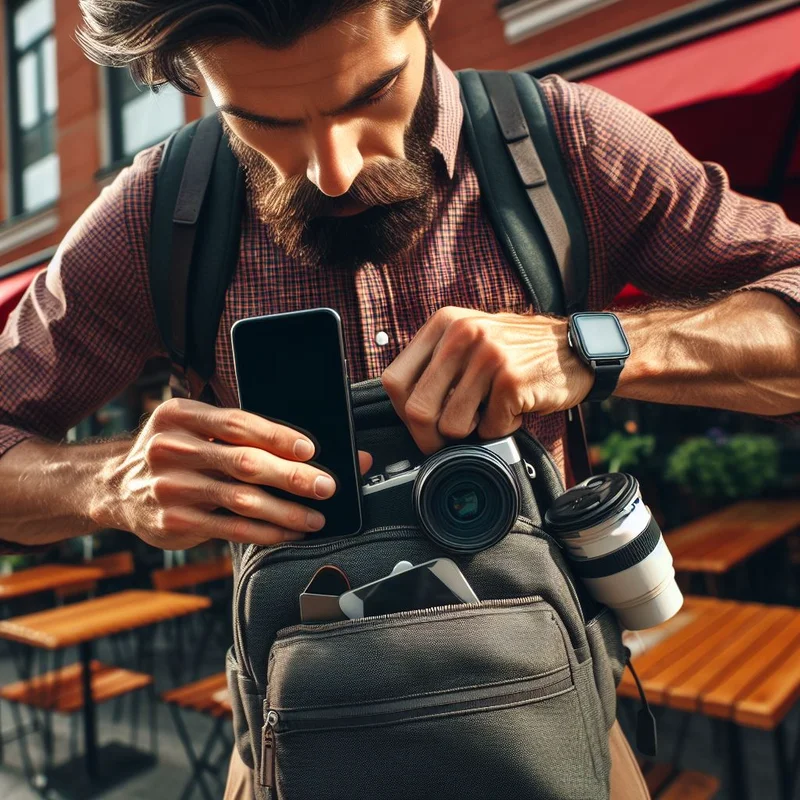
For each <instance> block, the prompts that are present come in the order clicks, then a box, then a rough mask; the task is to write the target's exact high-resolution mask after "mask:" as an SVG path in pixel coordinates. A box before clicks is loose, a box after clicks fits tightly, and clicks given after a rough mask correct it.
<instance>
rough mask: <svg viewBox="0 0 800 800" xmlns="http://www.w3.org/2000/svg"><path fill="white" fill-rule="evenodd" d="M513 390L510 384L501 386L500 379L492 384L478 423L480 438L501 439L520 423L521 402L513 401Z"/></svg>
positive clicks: (523, 409)
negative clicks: (487, 400) (484, 409)
mask: <svg viewBox="0 0 800 800" xmlns="http://www.w3.org/2000/svg"><path fill="white" fill-rule="evenodd" d="M515 394H516V393H515V392H514V390H513V387H511V386H503V385H501V383H500V381H497V382H495V383H494V384H493V385H492V388H491V393H490V394H489V402H488V403H487V404H486V411H485V412H484V413H483V414H482V416H481V420H480V424H479V425H478V435H479V436H480V437H481V439H501V438H502V437H504V436H510V435H511V434H512V433H514V431H516V430H518V429H519V427H520V425H522V414H523V412H524V411H525V408H524V407H523V404H522V403H521V402H520V403H517V404H515V403H514V397H515Z"/></svg>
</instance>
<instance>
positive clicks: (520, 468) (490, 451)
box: [361, 436, 535, 553]
mask: <svg viewBox="0 0 800 800" xmlns="http://www.w3.org/2000/svg"><path fill="white" fill-rule="evenodd" d="M533 477H535V473H534V472H533V467H531V466H530V465H529V464H527V462H525V461H524V460H523V458H522V456H521V454H520V451H519V448H518V447H517V443H516V442H515V441H514V438H513V437H511V436H507V437H505V438H503V439H496V440H493V441H490V442H480V443H477V444H460V445H453V446H451V447H447V448H444V449H443V450H440V451H439V452H437V453H435V454H434V455H432V456H430V457H429V458H427V459H426V460H425V461H423V462H422V463H421V464H419V465H417V466H413V465H412V464H411V463H410V462H409V461H398V462H395V463H393V464H388V465H387V466H386V467H384V471H383V473H381V474H377V475H373V476H372V477H371V478H370V479H369V480H368V481H367V483H366V484H365V485H364V486H362V488H361V492H362V494H363V495H364V496H365V497H369V496H375V495H378V496H380V498H381V500H384V499H385V502H386V503H387V504H388V505H390V506H392V507H395V508H396V507H398V505H399V504H405V503H410V504H412V506H413V508H414V513H415V515H416V518H417V520H418V522H419V524H420V526H421V527H422V528H423V529H424V531H425V532H426V533H427V535H428V536H429V537H430V538H431V539H432V540H433V541H435V542H436V543H437V544H439V545H440V546H441V547H442V548H443V549H445V550H448V551H450V552H453V553H475V552H479V551H480V550H485V549H486V548H487V547H491V546H492V545H493V544H496V543H497V542H498V541H500V539H502V538H503V537H504V536H505V535H506V534H507V533H508V532H509V530H510V529H511V528H512V527H513V525H514V522H515V521H516V519H517V517H518V516H519V513H520V508H521V491H520V482H521V481H527V480H529V479H531V478H533Z"/></svg>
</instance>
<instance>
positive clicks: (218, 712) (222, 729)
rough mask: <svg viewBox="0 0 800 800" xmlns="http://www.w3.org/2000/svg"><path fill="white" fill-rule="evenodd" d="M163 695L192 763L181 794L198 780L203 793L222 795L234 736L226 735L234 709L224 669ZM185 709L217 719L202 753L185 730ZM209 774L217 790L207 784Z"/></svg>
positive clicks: (192, 787)
mask: <svg viewBox="0 0 800 800" xmlns="http://www.w3.org/2000/svg"><path fill="white" fill-rule="evenodd" d="M161 699H162V700H163V701H164V702H165V703H166V704H167V705H168V706H169V709H170V712H171V713H172V718H173V720H174V721H175V728H176V730H177V731H178V736H179V737H180V739H181V742H183V746H184V749H185V750H186V756H187V757H188V759H189V763H190V764H191V767H192V774H191V776H190V778H189V781H188V782H187V784H186V786H185V787H184V790H183V792H182V794H181V798H188V797H190V796H191V794H192V792H193V791H194V787H195V784H198V785H199V786H200V789H201V791H202V792H203V794H204V796H206V797H221V796H222V793H223V791H224V789H225V778H226V776H227V773H226V771H225V770H226V768H227V766H228V761H229V759H230V754H231V750H232V748H233V741H232V738H231V737H229V736H228V735H226V733H227V727H228V726H229V721H230V719H231V717H232V712H231V704H230V698H229V696H228V683H227V679H226V677H225V673H224V672H218V673H217V674H215V675H210V676H209V677H207V678H201V679H200V680H197V681H194V682H192V683H189V684H187V685H186V686H180V687H178V688H177V689H170V690H169V691H168V692H164V693H163V694H162V695H161ZM182 711H193V712H195V713H197V714H204V715H207V716H210V717H212V718H213V719H214V725H213V727H212V729H211V733H210V734H209V736H208V739H207V740H206V742H205V744H204V746H203V749H202V750H201V751H200V755H197V752H196V751H195V749H194V745H193V744H192V739H191V737H190V736H189V733H188V731H187V730H186V723H185V721H184V719H183V716H182V713H181V712H182ZM217 745H219V746H220V753H219V755H217V756H216V757H215V758H214V757H213V753H214V749H215V747H216V746H217ZM206 775H209V776H210V777H211V778H213V780H214V782H215V783H216V784H217V792H216V793H215V792H212V791H211V790H210V789H209V787H208V785H207V784H206V780H205V778H206Z"/></svg>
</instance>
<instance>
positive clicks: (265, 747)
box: [261, 711, 278, 789]
mask: <svg viewBox="0 0 800 800" xmlns="http://www.w3.org/2000/svg"><path fill="white" fill-rule="evenodd" d="M277 724H278V712H277V711H268V712H267V714H266V719H265V721H264V727H263V728H262V729H261V785H262V786H266V787H267V788H269V789H272V788H274V787H275V731H274V728H275V726H276V725H277Z"/></svg>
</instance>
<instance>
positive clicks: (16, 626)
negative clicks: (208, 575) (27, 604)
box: [0, 589, 211, 650]
mask: <svg viewBox="0 0 800 800" xmlns="http://www.w3.org/2000/svg"><path fill="white" fill-rule="evenodd" d="M210 605H211V600H209V598H207V597H201V596H198V595H186V594H177V593H173V592H154V591H148V590H138V589H137V590H130V591H125V592H118V593H116V594H110V595H106V596H105V597H98V598H96V599H93V600H84V601H83V602H81V603H73V604H71V605H67V606H62V607H60V608H54V609H49V610H48V611H40V612H38V613H36V614H27V615H25V616H20V617H14V618H12V619H9V620H5V621H3V622H0V637H2V638H5V639H12V640H14V641H17V642H22V643H23V644H28V645H31V646H32V647H43V648H46V649H49V650H56V649H59V648H62V647H70V646H72V645H75V644H79V643H80V642H86V641H92V640H94V639H100V638H103V637H106V636H110V635H112V634H114V633H120V632H121V631H126V630H132V629H134V628H142V627H146V626H148V625H153V624H155V623H157V622H162V621H164V620H167V619H174V618H176V617H181V616H185V615H187V614H192V613H194V612H196V611H200V610H202V609H204V608H208V607H209V606H210Z"/></svg>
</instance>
